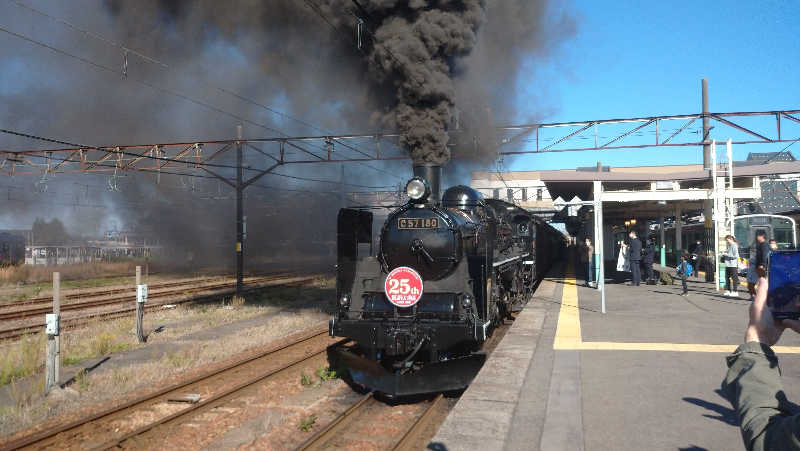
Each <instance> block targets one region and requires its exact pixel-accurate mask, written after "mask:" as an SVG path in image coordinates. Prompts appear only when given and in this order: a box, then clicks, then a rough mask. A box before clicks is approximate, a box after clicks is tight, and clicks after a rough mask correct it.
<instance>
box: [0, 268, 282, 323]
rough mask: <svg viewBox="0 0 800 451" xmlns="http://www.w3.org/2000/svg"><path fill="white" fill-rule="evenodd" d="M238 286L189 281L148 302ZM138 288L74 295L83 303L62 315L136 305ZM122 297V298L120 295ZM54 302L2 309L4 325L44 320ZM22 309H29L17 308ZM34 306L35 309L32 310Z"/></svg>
mask: <svg viewBox="0 0 800 451" xmlns="http://www.w3.org/2000/svg"><path fill="white" fill-rule="evenodd" d="M286 276H287V275H286V274H276V275H271V276H263V277H249V278H247V279H245V283H250V284H257V283H263V282H268V281H271V280H275V279H279V278H281V277H286ZM235 284H236V282H235V281H231V280H220V279H219V278H216V279H200V280H189V281H180V282H169V283H164V284H154V285H148V292H149V293H148V301H149V300H152V299H159V298H163V297H168V296H174V295H176V294H181V293H183V292H184V291H187V290H189V291H190V292H197V291H201V290H215V289H220V288H231V287H233V286H235ZM135 293H136V289H135V288H131V287H128V288H115V289H113V290H108V291H105V292H99V293H92V294H86V295H81V294H80V293H71V294H70V295H68V296H67V299H80V301H78V302H67V303H62V304H61V311H62V312H66V311H72V310H85V309H89V308H94V307H102V306H106V305H113V304H121V303H125V302H132V301H135V300H136V294H135ZM120 294H121V295H122V296H118V295H120ZM52 304H53V299H52V298H48V299H47V300H37V301H35V302H33V303H28V304H6V305H3V306H0V321H8V320H17V319H23V318H29V317H32V316H41V315H44V314H45V313H50V312H51V311H52V308H53V307H52ZM20 305H22V306H23V307H25V308H22V309H19V308H14V307H18V306H20ZM31 305H33V307H31Z"/></svg>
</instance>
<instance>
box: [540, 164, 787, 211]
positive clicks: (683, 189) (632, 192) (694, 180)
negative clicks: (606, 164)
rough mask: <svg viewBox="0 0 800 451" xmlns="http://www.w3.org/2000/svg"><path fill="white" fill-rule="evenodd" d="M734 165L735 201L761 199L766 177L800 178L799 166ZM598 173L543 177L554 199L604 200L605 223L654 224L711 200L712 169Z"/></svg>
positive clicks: (545, 173)
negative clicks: (634, 220) (638, 221)
mask: <svg viewBox="0 0 800 451" xmlns="http://www.w3.org/2000/svg"><path fill="white" fill-rule="evenodd" d="M736 163H738V162H736ZM736 163H735V164H734V167H733V186H734V189H733V192H732V195H733V198H734V199H735V200H749V199H758V198H759V197H761V188H760V180H761V178H763V177H772V176H785V175H786V174H800V162H784V161H778V162H768V163H765V164H757V165H753V164H749V165H739V164H736ZM598 169H599V170H593V171H592V170H563V171H543V172H542V173H541V175H540V177H541V180H542V182H544V184H545V186H546V187H547V190H548V191H549V192H550V195H551V196H552V197H553V198H554V199H558V198H561V199H563V200H572V199H574V198H575V196H577V197H578V198H580V199H581V200H584V201H595V200H600V201H601V202H602V203H603V213H604V216H605V221H606V222H609V223H613V222H614V221H620V220H622V221H624V220H625V219H628V218H632V217H635V218H637V219H651V220H655V219H658V218H659V217H661V216H672V215H674V213H675V209H676V207H680V208H681V210H682V211H694V210H700V209H702V208H703V202H704V201H705V200H707V199H711V198H712V197H713V183H712V180H711V175H710V172H711V171H709V170H703V169H702V166H700V165H694V166H689V167H687V166H662V167H649V168H646V169H647V172H645V171H644V169H645V168H635V171H631V172H626V169H627V168H614V169H612V170H608V169H605V170H604V169H603V168H602V167H598ZM631 169H633V168H631ZM723 175H727V174H725V172H724V170H723V169H721V170H720V173H719V174H718V177H719V176H723ZM596 181H597V182H600V184H601V187H602V190H601V194H600V196H601V199H596V198H595V188H594V182H596ZM730 194H731V193H729V195H730ZM554 203H556V204H557V205H563V204H561V203H560V202H558V201H554ZM567 203H571V202H567Z"/></svg>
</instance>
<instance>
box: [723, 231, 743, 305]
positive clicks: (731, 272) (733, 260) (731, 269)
mask: <svg viewBox="0 0 800 451" xmlns="http://www.w3.org/2000/svg"><path fill="white" fill-rule="evenodd" d="M725 241H727V242H728V248H727V249H725V255H723V256H722V262H723V263H725V288H726V290H725V296H730V297H734V298H738V297H739V242H738V241H736V238H734V236H733V235H728V236H726V237H725Z"/></svg>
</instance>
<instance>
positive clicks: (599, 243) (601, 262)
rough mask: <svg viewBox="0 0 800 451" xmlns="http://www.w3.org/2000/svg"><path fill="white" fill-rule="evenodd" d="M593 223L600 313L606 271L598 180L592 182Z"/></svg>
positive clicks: (604, 292) (604, 290)
mask: <svg viewBox="0 0 800 451" xmlns="http://www.w3.org/2000/svg"><path fill="white" fill-rule="evenodd" d="M594 218H595V220H594V222H595V227H596V230H597V233H596V239H595V244H594V249H595V256H596V259H595V261H596V262H598V263H597V264H598V267H599V274H598V276H597V289H598V290H600V311H601V312H602V313H605V312H606V269H605V259H604V257H603V255H604V253H605V251H604V249H603V184H602V182H600V181H599V180H595V181H594Z"/></svg>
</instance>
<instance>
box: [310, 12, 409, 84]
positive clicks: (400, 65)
mask: <svg viewBox="0 0 800 451" xmlns="http://www.w3.org/2000/svg"><path fill="white" fill-rule="evenodd" d="M303 2H304V3H305V4H306V5H307V6H308V7H309V8H311V10H312V11H314V12H315V13H317V15H319V16H320V17H321V18H322V20H324V21H325V23H327V24H328V25H330V26H331V28H333V29H334V31H336V33H337V34H341V36H339V38H340V39H343V40H344V39H345V38H344V34H345V33H342V32H341V30H340V29H339V27H338V26H336V25H335V24H334V23H333V22H331V21H330V20H329V19H328V17H327V16H326V15H325V13H324V12H322V10H321V9H320V7H319V5H317V4H316V3H314V2H313V1H312V0H303ZM356 17H358V16H356ZM364 30H366V31H367V33H368V34H369V35H370V37H372V39H373V41H375V34H374V33H372V30H370V29H369V27H364ZM346 42H347V43H348V44H352V43H353V42H352V40H346ZM383 49H384V50H386V53H387V54H388V55H389V57H391V58H392V59H393V60H394V61H395V62H396V63H397V65H398V67H404V65H403V63H401V62H400V59H398V58H397V57H396V56H395V54H394V52H392V50H391V49H390V48H389V47H385V46H384V47H383ZM359 50H361V49H359ZM362 53H363V52H362ZM406 74H407V75H408V76H409V77H410V78H411V79H413V80H414V81H416V82H417V84H419V85H420V86H424V85H425V83H423V82H422V81H420V80H419V79H418V78H417V77H416V76H415V75H414V74H413V73H411V72H406Z"/></svg>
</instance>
